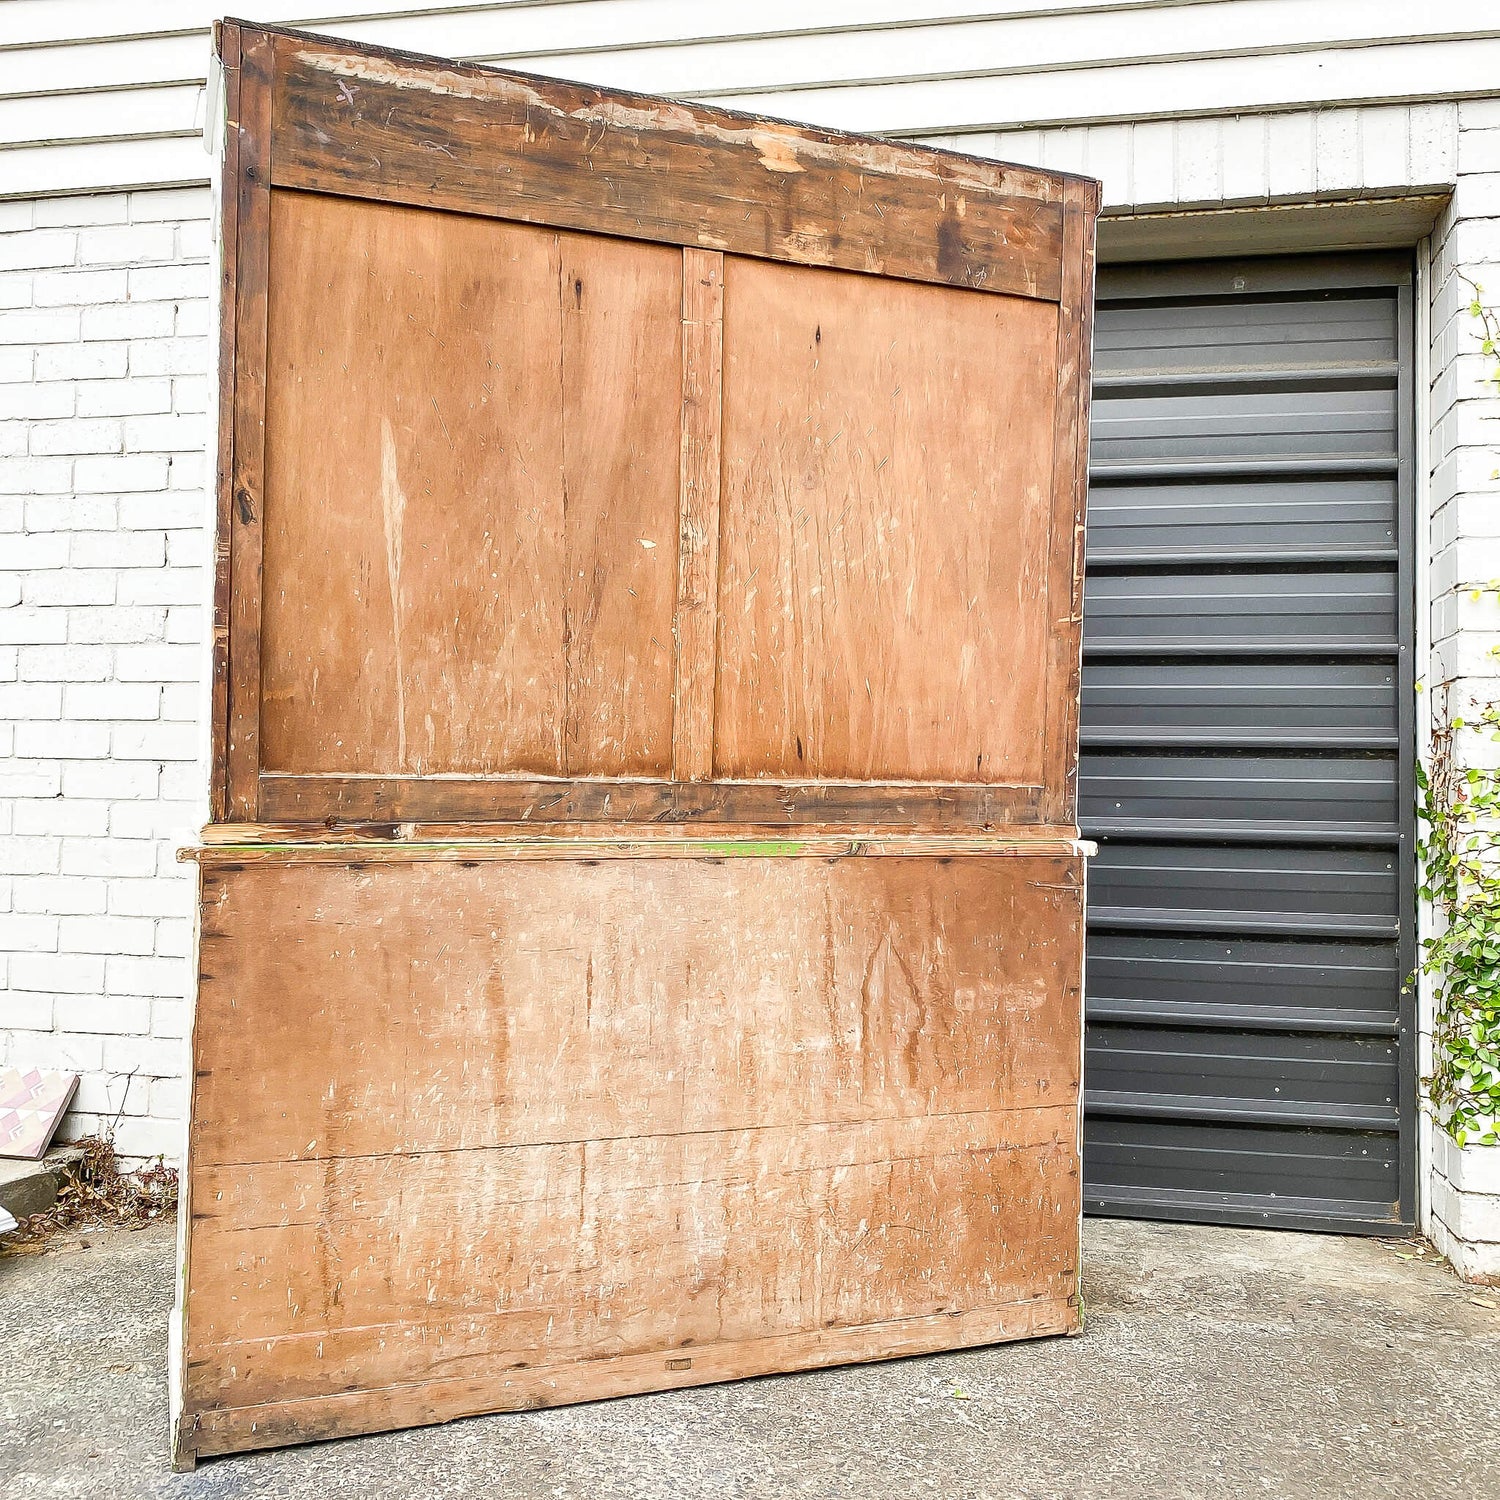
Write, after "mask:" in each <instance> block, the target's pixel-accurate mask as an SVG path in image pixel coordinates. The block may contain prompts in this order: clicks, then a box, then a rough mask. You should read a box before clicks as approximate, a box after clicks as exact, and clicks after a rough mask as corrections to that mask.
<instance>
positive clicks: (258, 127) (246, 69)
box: [227, 30, 275, 818]
mask: <svg viewBox="0 0 1500 1500" xmlns="http://www.w3.org/2000/svg"><path fill="white" fill-rule="evenodd" d="M274 82H275V80H274V76H273V59H272V40H271V38H270V37H269V36H267V35H265V34H264V33H257V32H255V31H253V30H250V31H245V32H243V33H242V34H241V37H240V67H239V78H238V81H237V93H238V101H239V129H238V131H237V135H238V137H239V142H238V152H237V162H236V172H237V184H236V248H235V273H236V300H235V370H234V398H233V405H234V419H233V420H234V455H233V461H232V464H231V476H232V478H231V484H232V492H231V495H230V498H229V557H230V575H231V585H230V590H231V597H230V630H229V693H228V749H227V757H228V771H229V796H228V804H229V808H230V811H231V812H232V813H233V815H234V816H236V817H241V818H247V817H248V818H253V817H256V816H258V813H259V809H258V805H257V801H256V797H257V793H258V790H259V783H258V772H259V767H260V616H261V582H262V580H261V538H262V532H261V523H262V520H263V518H264V511H265V436H266V316H267V302H268V282H269V276H270V258H271V183H270V179H271V162H272V153H271V96H272V92H273V88H274Z"/></svg>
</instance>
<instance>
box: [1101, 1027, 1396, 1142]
mask: <svg viewBox="0 0 1500 1500" xmlns="http://www.w3.org/2000/svg"><path fill="white" fill-rule="evenodd" d="M1086 1066H1087V1073H1088V1080H1089V1083H1088V1088H1089V1102H1090V1103H1091V1104H1093V1105H1094V1106H1096V1107H1102V1106H1104V1105H1106V1104H1108V1103H1110V1102H1112V1101H1118V1102H1119V1103H1121V1104H1135V1103H1137V1102H1144V1103H1145V1104H1146V1105H1147V1107H1154V1108H1156V1109H1158V1110H1169V1109H1186V1110H1194V1111H1202V1110H1211V1111H1212V1112H1213V1113H1214V1114H1216V1115H1219V1116H1223V1115H1225V1114H1239V1115H1265V1114H1277V1115H1280V1116H1282V1117H1284V1118H1285V1117H1287V1116H1290V1115H1305V1114H1307V1112H1308V1111H1307V1106H1309V1105H1311V1106H1316V1109H1315V1110H1314V1111H1313V1113H1314V1115H1315V1116H1321V1115H1326V1114H1328V1113H1331V1112H1338V1113H1339V1114H1340V1115H1341V1117H1342V1119H1343V1120H1344V1122H1345V1123H1348V1124H1358V1125H1365V1126H1369V1127H1373V1128H1377V1129H1391V1128H1394V1126H1395V1124H1396V1092H1397V1058H1396V1046H1395V1043H1394V1041H1393V1040H1392V1039H1391V1038H1389V1037H1377V1036H1368V1035H1366V1036H1360V1035H1354V1036H1341V1035H1337V1034H1333V1033H1314V1034H1312V1035H1307V1036H1294V1035H1282V1034H1277V1033H1275V1032H1268V1031H1225V1030H1219V1029H1201V1030H1176V1029H1169V1028H1165V1027H1157V1026H1151V1027H1144V1026H1125V1025H1101V1026H1095V1027H1094V1028H1093V1029H1092V1030H1091V1031H1090V1032H1089V1045H1088V1052H1087V1060H1086ZM1286 1122H1287V1123H1289V1120H1288V1121H1286Z"/></svg>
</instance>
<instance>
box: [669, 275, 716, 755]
mask: <svg viewBox="0 0 1500 1500" xmlns="http://www.w3.org/2000/svg"><path fill="white" fill-rule="evenodd" d="M723 395H724V257H723V255H722V254H721V253H720V252H719V251H716V250H693V249H685V250H684V251H683V252H682V471H681V499H680V502H679V504H680V517H679V526H680V534H679V538H678V582H677V610H676V613H675V615H674V616H673V620H672V635H673V640H674V644H675V648H676V654H675V667H674V674H673V682H674V691H673V701H674V712H673V718H672V778H673V780H675V781H705V780H707V779H708V777H710V776H711V775H712V774H713V753H714V676H715V667H714V657H715V641H716V638H717V631H718V600H719V470H720V458H721V448H722V441H721V439H722V432H723Z"/></svg>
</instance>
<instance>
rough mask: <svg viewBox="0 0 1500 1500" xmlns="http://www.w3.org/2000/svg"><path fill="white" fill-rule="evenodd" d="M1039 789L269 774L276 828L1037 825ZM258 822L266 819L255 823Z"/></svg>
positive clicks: (264, 815)
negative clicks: (465, 824)
mask: <svg viewBox="0 0 1500 1500" xmlns="http://www.w3.org/2000/svg"><path fill="white" fill-rule="evenodd" d="M1041 802H1042V789H1041V788H1040V787H1035V786H1023V787H1016V786H938V785H927V784H920V783H915V782H899V783H893V782H762V781H713V782H678V781H646V780H641V781H608V780H588V781H548V780H520V779H512V778H510V777H504V778H500V777H488V778H486V777H475V778H472V779H468V778H463V777H451V776H449V777H443V778H441V779H424V778H422V777H419V776H291V775H285V774H279V773H278V774H271V775H264V776H262V777H261V781H260V807H261V812H260V818H261V819H263V820H264V821H266V822H272V823H279V822H307V821H309V820H310V821H313V822H322V821H325V820H331V821H333V822H340V823H342V822H370V823H381V822H389V823H409V822H417V823H457V822H468V821H478V822H489V823H528V824H536V825H542V824H552V823H591V822H597V823H603V822H609V823H615V824H619V823H632V822H644V823H696V822H722V823H752V824H757V825H759V826H762V827H766V828H785V827H796V826H800V825H805V824H811V823H825V824H828V823H839V824H844V823H876V824H890V823H895V824H911V825H915V826H920V827H924V828H963V827H970V828H989V827H995V826H1000V825H1021V826H1025V827H1035V826H1036V825H1037V824H1039V823H1041V822H1042V821H1043V816H1042V811H1041ZM246 821H254V820H246Z"/></svg>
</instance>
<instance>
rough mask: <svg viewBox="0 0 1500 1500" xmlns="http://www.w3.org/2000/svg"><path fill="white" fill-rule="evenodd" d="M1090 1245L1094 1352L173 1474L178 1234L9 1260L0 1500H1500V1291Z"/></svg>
mask: <svg viewBox="0 0 1500 1500" xmlns="http://www.w3.org/2000/svg"><path fill="white" fill-rule="evenodd" d="M1085 1238H1086V1251H1087V1253H1086V1265H1087V1297H1088V1329H1087V1331H1086V1332H1085V1334H1084V1335H1083V1336H1082V1337H1081V1338H1075V1339H1054V1340H1047V1341H1043V1342H1039V1343H1034V1344H1008V1345H1003V1346H1000V1347H997V1348H992V1349H980V1350H974V1351H970V1352H966V1353H962V1354H949V1355H941V1356H937V1357H933V1358H923V1359H909V1360H902V1361H899V1362H896V1363H892V1364H884V1365H864V1366H858V1367H854V1368H850V1369H845V1370H834V1371H826V1372H821V1373H816V1374H810V1375H789V1376H779V1377H775V1378H772V1379H768V1380H758V1381H749V1382H744V1383H741V1384H738V1385H732V1386H709V1387H704V1388H701V1389H698V1390H690V1391H679V1392H674V1393H671V1394H667V1395H660V1396H641V1397H633V1398H630V1399H626V1400H622V1401H615V1402H610V1403H605V1404H601V1405H597V1406H580V1407H570V1408H563V1409H560V1410H555V1411H545V1412H530V1413H525V1414H522V1415H513V1416H499V1417H479V1418H474V1419H471V1420H469V1421H464V1422H458V1423H454V1424H453V1425H451V1426H448V1427H437V1428H426V1429H423V1430H419V1431H415V1432H404V1433H395V1434H391V1435H388V1436H381V1437H370V1438H359V1439H355V1440H352V1441H349V1442H343V1443H329V1444H323V1445H319V1446H315V1447H309V1448H302V1449H291V1450H284V1451H280V1452H274V1453H263V1454H256V1455H252V1456H249V1457H244V1458H228V1459H215V1460H211V1461H209V1462H207V1463H205V1464H203V1465H201V1466H200V1467H199V1469H198V1471H197V1472H196V1473H193V1474H172V1473H171V1472H169V1470H168V1468H167V1460H166V1452H167V1431H166V1428H167V1397H166V1369H165V1366H166V1353H165V1350H166V1320H167V1312H168V1308H169V1306H170V1304H171V1300H172V1281H173V1268H172V1254H173V1246H172V1239H171V1233H170V1229H169V1228H166V1227H163V1228H155V1229H151V1230H146V1231H142V1232H140V1233H137V1234H130V1233H122V1232H114V1233H101V1234H96V1235H93V1236H85V1241H86V1248H85V1247H84V1245H83V1244H81V1243H80V1242H79V1241H77V1240H74V1241H72V1242H71V1243H70V1244H69V1245H66V1246H62V1247H59V1248H56V1249H53V1250H51V1251H49V1252H48V1253H47V1254H45V1255H41V1256H27V1257H6V1258H4V1259H0V1403H3V1408H0V1410H3V1425H0V1494H3V1495H5V1496H6V1497H7V1500H34V1497H36V1500H40V1497H52V1496H68V1497H73V1496H78V1497H84V1496H87V1497H90V1500H94V1497H99V1500H106V1497H108V1500H135V1497H138V1496H173V1497H184V1500H186V1497H199V1496H202V1497H210V1496H211V1497H230V1496H234V1497H238V1496H308V1497H317V1500H340V1497H350V1500H385V1497H392V1500H396V1497H399V1500H414V1497H427V1496H433V1497H443V1500H449V1497H452V1500H458V1497H463V1496H485V1497H487V1500H489V1497H501V1500H509V1497H531V1496H537V1497H545V1500H552V1497H566V1500H571V1497H574V1496H578V1497H588V1500H597V1497H601V1496H628V1497H630V1500H655V1497H665V1496H672V1497H691V1496H713V1497H716V1500H718V1497H725V1500H728V1497H752V1496H754V1497H761V1496H767V1497H769V1496H776V1497H780V1496H829V1497H834V1496H837V1497H843V1496H849V1497H859V1500H904V1497H906V1496H924V1497H925V1496H939V1497H948V1496H952V1497H964V1500H968V1497H980V1496H994V1497H1012V1496H1015V1497H1023V1496H1025V1497H1030V1496H1037V1497H1043V1496H1045V1497H1052V1496H1059V1497H1061V1496H1070V1497H1092V1496H1099V1497H1101V1500H1102V1497H1109V1500H1122V1497H1134V1496H1151V1497H1169V1496H1194V1497H1196V1496H1218V1495H1225V1496H1230V1495H1232V1496H1236V1497H1239V1496H1254V1495H1272V1496H1336V1497H1350V1500H1355V1497H1358V1500H1366V1497H1374V1496H1387V1495H1389V1496H1401V1497H1403V1500H1422V1497H1426V1496H1433V1497H1437V1496H1443V1497H1447V1496H1453V1495H1458V1496H1464V1497H1468V1500H1488V1497H1492V1496H1500V1397H1497V1392H1500V1306H1497V1304H1500V1292H1489V1291H1484V1290H1482V1289H1474V1288H1469V1287H1465V1286H1463V1285H1461V1284H1460V1283H1459V1282H1458V1281H1456V1280H1455V1279H1454V1278H1453V1276H1452V1275H1451V1274H1450V1273H1449V1272H1448V1271H1447V1270H1446V1269H1445V1268H1444V1267H1443V1266H1442V1265H1441V1264H1438V1263H1434V1262H1433V1261H1432V1258H1431V1257H1430V1255H1429V1256H1428V1257H1427V1258H1426V1259H1425V1260H1424V1259H1421V1258H1404V1257H1412V1256H1413V1254H1414V1250H1415V1248H1416V1247H1414V1246H1408V1245H1393V1244H1385V1243H1380V1242H1377V1241H1371V1240H1356V1239H1340V1238H1334V1237H1325V1236H1315V1235H1293V1234H1276V1233H1270V1232H1267V1231H1258V1230H1233V1229H1203V1228H1195V1227H1185V1226H1177V1225H1163V1224H1134V1223H1124V1222H1110V1221H1104V1220H1093V1221H1090V1222H1089V1223H1088V1224H1087V1226H1086V1235H1085ZM1487 1303H1488V1304H1491V1305H1488V1306H1487V1305H1485V1304H1487Z"/></svg>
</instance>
